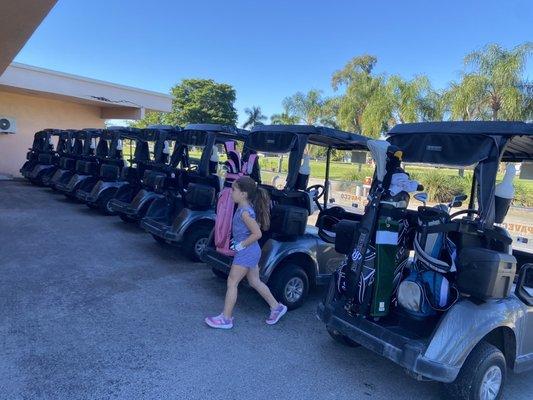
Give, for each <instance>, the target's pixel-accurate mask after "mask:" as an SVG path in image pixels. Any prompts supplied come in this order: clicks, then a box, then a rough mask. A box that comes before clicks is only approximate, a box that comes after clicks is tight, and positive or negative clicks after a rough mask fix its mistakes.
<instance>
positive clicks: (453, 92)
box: [449, 42, 533, 120]
mask: <svg viewBox="0 0 533 400" xmlns="http://www.w3.org/2000/svg"><path fill="white" fill-rule="evenodd" d="M532 50H533V44H532V43H531V42H528V43H524V44H522V45H519V46H516V47H515V48H513V49H511V50H507V49H505V48H503V47H501V46H499V45H498V44H489V45H487V46H485V47H484V48H483V49H482V50H480V51H474V52H472V53H469V54H467V55H466V57H465V58H464V71H463V76H462V79H461V81H460V82H459V83H452V84H451V86H450V90H449V98H450V109H451V116H452V118H453V119H462V120H483V119H493V120H497V119H501V120H517V119H525V118H527V117H528V115H527V114H528V107H527V104H528V102H529V101H530V100H529V99H528V93H527V91H524V90H523V88H524V87H525V86H527V82H525V80H524V78H523V72H524V69H525V65H526V62H527V59H528V57H529V55H530V54H531V52H532Z"/></svg>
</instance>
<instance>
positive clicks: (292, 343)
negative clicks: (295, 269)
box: [0, 181, 533, 400]
mask: <svg viewBox="0 0 533 400" xmlns="http://www.w3.org/2000/svg"><path fill="white" fill-rule="evenodd" d="M0 274H1V275H0V293H1V297H0V345H1V346H0V351H1V354H0V355H1V357H0V399H9V400H11V399H68V400H75V399H128V400H130V399H270V400H272V399H335V400H341V399H351V400H352V399H361V398H363V399H364V398H368V399H414V398H416V399H437V398H439V396H438V393H439V386H438V385H437V384H435V383H427V382H425V383H419V382H415V381H413V380H412V379H410V378H409V377H407V376H406V375H405V374H404V372H403V371H402V369H401V368H399V367H397V366H396V365H394V364H393V363H391V362H388V361H386V360H384V359H383V358H380V357H378V356H376V355H374V354H373V353H371V352H369V351H367V350H365V349H363V348H356V349H350V348H346V347H343V346H342V345H340V344H337V343H335V342H333V341H332V340H331V339H330V338H329V336H328V334H327V333H326V332H325V330H324V327H323V325H322V324H321V323H320V322H319V321H317V320H316V318H315V316H314V313H315V308H316V305H317V302H318V299H319V295H318V294H315V295H314V296H313V297H312V299H311V300H310V301H309V302H308V303H307V304H306V305H305V306H304V307H303V308H301V309H299V310H296V311H294V312H291V313H289V314H288V316H287V317H286V318H285V319H284V320H282V322H280V323H279V324H278V325H276V326H266V325H265V324H264V322H263V320H264V318H265V315H266V313H267V307H266V305H265V304H263V302H262V301H261V299H260V298H259V297H258V296H257V295H256V294H255V293H254V292H252V291H251V290H249V289H246V288H243V289H242V290H241V293H240V297H239V300H238V307H237V310H236V321H237V322H236V327H235V328H234V329H233V330H232V331H214V330H211V329H209V328H207V327H206V326H204V324H203V321H202V320H203V317H204V316H205V315H206V314H212V313H217V312H219V311H220V308H221V305H222V300H223V295H224V282H223V281H221V280H220V279H218V278H215V277H214V276H213V275H212V274H211V271H210V270H209V269H208V268H206V266H205V265H202V264H192V263H190V262H188V261H186V260H185V259H184V258H183V257H181V256H180V255H179V254H177V253H176V252H175V251H173V250H171V249H167V248H164V247H161V246H160V245H158V244H157V243H156V242H155V241H154V240H153V239H152V238H151V237H150V236H148V235H146V234H144V233H143V232H141V231H140V230H139V229H137V228H136V227H135V226H131V225H127V224H125V223H123V222H122V221H121V220H120V219H119V218H117V217H105V216H102V215H99V214H98V213H96V212H94V211H93V210H90V209H88V208H87V207H86V206H84V205H80V204H74V203H71V202H68V201H66V200H65V199H63V197H62V196H61V195H58V194H54V193H52V192H51V191H50V190H49V189H44V188H36V187H31V186H30V185H28V184H26V183H24V182H16V181H13V182H0ZM532 378H533V374H531V373H529V374H523V375H516V376H515V375H512V376H511V377H510V379H509V384H508V388H507V389H508V390H507V392H506V398H508V399H514V400H520V399H523V400H526V399H531V394H532V393H533V379H532Z"/></svg>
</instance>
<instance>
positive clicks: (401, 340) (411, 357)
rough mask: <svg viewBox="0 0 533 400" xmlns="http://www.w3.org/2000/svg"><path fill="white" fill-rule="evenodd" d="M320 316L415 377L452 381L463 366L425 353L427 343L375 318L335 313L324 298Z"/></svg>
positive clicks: (321, 303)
mask: <svg viewBox="0 0 533 400" xmlns="http://www.w3.org/2000/svg"><path fill="white" fill-rule="evenodd" d="M317 316H318V318H319V319H320V320H321V321H322V322H324V323H325V324H326V325H327V327H328V328H329V329H333V330H335V331H337V332H339V333H340V334H342V335H344V336H347V337H349V338H350V339H352V340H354V341H355V342H357V343H358V344H360V345H362V346H364V347H366V348H367V349H369V350H372V351H373V352H374V353H377V354H379V355H381V356H383V357H385V358H388V359H389V360H391V361H393V362H395V363H396V364H398V365H401V366H402V367H404V368H406V369H407V372H408V373H409V375H411V376H412V377H414V378H415V379H418V380H423V379H424V378H426V379H428V378H429V379H431V380H435V381H439V382H453V381H454V380H455V378H456V377H457V374H458V373H459V370H460V368H457V367H453V366H450V365H445V364H442V363H438V362H435V361H433V360H430V359H427V358H426V357H424V356H423V352H424V350H425V346H424V345H423V344H422V343H421V342H419V341H415V340H410V339H409V338H406V337H403V336H401V335H399V334H397V333H394V332H392V331H391V330H389V329H387V328H386V327H383V326H381V325H378V324H376V323H374V322H372V321H369V320H367V319H364V318H361V317H354V318H350V321H347V320H346V319H344V318H342V317H340V316H338V315H335V310H334V308H333V307H331V306H330V305H328V304H324V302H320V303H319V305H318V310H317Z"/></svg>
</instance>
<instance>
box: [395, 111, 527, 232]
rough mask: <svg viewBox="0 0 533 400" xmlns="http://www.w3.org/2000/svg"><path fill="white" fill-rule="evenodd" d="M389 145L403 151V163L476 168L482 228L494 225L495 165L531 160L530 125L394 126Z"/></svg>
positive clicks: (449, 123) (486, 122) (460, 122)
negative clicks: (502, 162) (470, 166)
mask: <svg viewBox="0 0 533 400" xmlns="http://www.w3.org/2000/svg"><path fill="white" fill-rule="evenodd" d="M388 135H389V137H388V139H387V140H388V141H389V142H390V143H392V144H394V145H396V146H398V147H399V148H400V149H401V150H402V151H403V161H404V162H413V163H428V164H440V165H450V166H457V167H458V166H469V165H475V171H474V179H475V181H476V182H477V198H478V203H479V212H480V220H481V223H482V224H483V225H487V226H492V224H493V223H494V188H495V183H496V174H497V172H498V164H499V162H500V161H504V162H520V161H527V160H532V159H533V124H527V123H524V122H506V121H447V122H422V123H411V124H400V125H396V126H395V127H394V128H392V129H391V130H390V131H389V132H388Z"/></svg>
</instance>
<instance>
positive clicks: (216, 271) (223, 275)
mask: <svg viewBox="0 0 533 400" xmlns="http://www.w3.org/2000/svg"><path fill="white" fill-rule="evenodd" d="M211 271H212V272H213V275H215V276H216V277H217V278H220V279H224V280H227V279H228V274H226V273H224V272H222V271H220V270H219V269H216V268H211Z"/></svg>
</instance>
